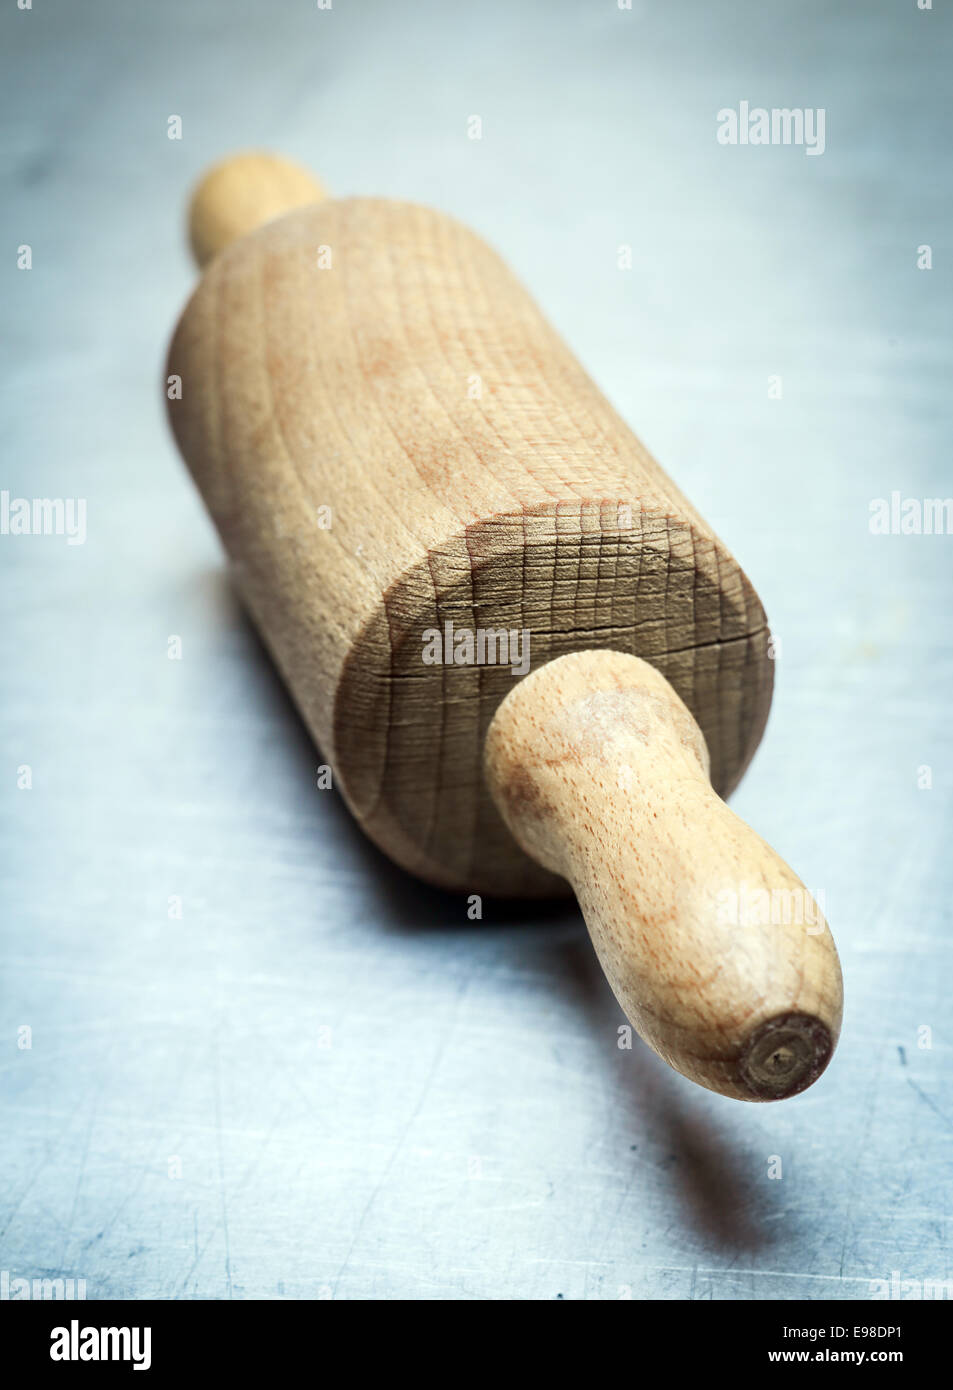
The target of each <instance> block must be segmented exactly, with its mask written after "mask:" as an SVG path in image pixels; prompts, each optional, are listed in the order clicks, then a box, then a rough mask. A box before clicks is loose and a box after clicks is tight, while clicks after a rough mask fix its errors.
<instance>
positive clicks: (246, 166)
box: [189, 152, 328, 266]
mask: <svg viewBox="0 0 953 1390" xmlns="http://www.w3.org/2000/svg"><path fill="white" fill-rule="evenodd" d="M327 196H328V194H327V190H326V189H325V187H324V185H323V184H322V183H321V182H320V180H318V179H316V178H315V177H314V175H313V174H311V173H309V172H308V170H307V169H302V168H301V167H300V165H297V164H293V163H292V162H291V160H290V159H283V158H282V157H281V156H280V155H276V154H265V153H258V152H250V153H248V154H236V155H232V156H231V157H230V158H228V159H226V160H223V161H222V163H221V164H216V165H215V166H214V167H213V168H211V169H209V171H208V173H206V174H205V175H204V176H203V178H202V180H201V181H200V183H199V184H198V186H197V187H196V189H195V192H194V193H193V194H192V201H191V204H190V207H189V240H190V241H191V243H192V253H193V255H194V256H195V260H196V263H197V264H198V265H199V266H204V265H205V264H206V263H207V262H208V261H210V260H211V259H212V257H213V256H215V255H217V254H218V252H219V251H222V250H224V248H225V247H226V246H228V245H229V244H230V243H231V242H233V241H237V240H238V238H239V237H242V236H246V235H247V233H248V232H253V231H255V229H256V228H257V227H262V226H264V224H265V223H266V222H271V221H272V220H273V219H274V218H276V217H281V216H283V215H284V213H286V212H291V211H292V210H293V209H294V208H300V207H307V206H309V205H310V204H311V203H321V202H323V201H324V199H325V198H327Z"/></svg>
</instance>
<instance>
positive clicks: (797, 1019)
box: [738, 1014, 834, 1100]
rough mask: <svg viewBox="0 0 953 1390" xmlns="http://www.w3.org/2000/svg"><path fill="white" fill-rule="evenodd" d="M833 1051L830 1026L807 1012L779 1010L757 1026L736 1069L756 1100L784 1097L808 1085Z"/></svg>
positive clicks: (804, 1089) (826, 1062)
mask: <svg viewBox="0 0 953 1390" xmlns="http://www.w3.org/2000/svg"><path fill="white" fill-rule="evenodd" d="M833 1051H834V1039H833V1038H832V1037H831V1032H830V1029H829V1028H828V1027H827V1025H826V1024H824V1023H822V1022H821V1020H820V1019H819V1018H815V1017H814V1016H813V1015H811V1014H782V1015H780V1016H779V1017H777V1018H771V1019H768V1021H767V1022H766V1023H762V1024H761V1026H760V1027H759V1028H757V1029H756V1030H755V1031H754V1033H752V1035H751V1037H750V1038H749V1039H748V1042H747V1044H746V1045H745V1049H744V1052H743V1053H742V1055H741V1060H740V1062H739V1064H738V1072H739V1075H740V1077H741V1080H742V1081H743V1082H744V1084H745V1086H747V1088H748V1089H749V1090H750V1091H751V1092H752V1095H753V1096H754V1098H755V1099H756V1100H785V1099H786V1098H787V1097H788V1096H796V1095H797V1094H798V1093H799V1092H801V1091H806V1090H807V1088H808V1086H812V1085H813V1084H814V1082H815V1081H816V1080H817V1078H818V1077H819V1076H820V1074H821V1072H822V1071H823V1070H824V1068H825V1067H826V1066H827V1064H828V1062H829V1061H830V1059H831V1054H832V1053H833Z"/></svg>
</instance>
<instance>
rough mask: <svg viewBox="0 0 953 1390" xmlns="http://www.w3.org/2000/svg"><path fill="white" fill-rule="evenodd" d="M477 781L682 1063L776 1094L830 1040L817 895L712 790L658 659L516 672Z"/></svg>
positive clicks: (575, 658) (804, 1075)
mask: <svg viewBox="0 0 953 1390" xmlns="http://www.w3.org/2000/svg"><path fill="white" fill-rule="evenodd" d="M484 761H485V772H486V776H487V779H488V782H489V786H490V790H491V792H492V794H493V798H494V800H495V802H496V805H497V807H498V809H499V811H500V813H501V815H502V816H503V819H504V820H505V822H506V824H507V825H508V826H509V828H510V830H511V831H512V833H513V835H514V836H515V837H516V840H517V841H518V842H519V844H520V845H521V846H522V848H523V849H524V850H525V851H526V852H527V853H528V854H530V855H532V857H533V858H534V859H536V860H537V861H538V862H539V863H541V864H543V865H544V866H545V867H546V868H548V869H550V870H551V871H552V872H554V873H557V874H561V875H562V876H563V877H564V878H566V879H568V880H569V882H570V883H571V884H572V886H573V888H574V889H575V892H576V896H577V898H578V899H579V905H580V907H581V908H582V913H583V916H584V917H585V919H586V924H587V926H588V928H589V933H590V935H591V937H592V941H593V945H594V946H595V948H596V952H597V954H598V956H599V959H600V961H601V963H602V967H603V969H604V970H605V973H606V975H607V977H608V980H609V983H610V985H611V986H612V989H613V991H614V993H615V995H616V998H617V999H618V1001H619V1003H620V1004H621V1006H622V1008H623V1009H624V1010H625V1013H626V1014H627V1015H628V1017H629V1019H630V1020H631V1022H632V1024H633V1025H634V1027H635V1029H636V1031H637V1032H638V1033H640V1034H641V1036H642V1037H643V1038H644V1039H645V1041H646V1042H648V1043H649V1045H650V1046H651V1047H653V1048H654V1049H655V1051H656V1052H657V1053H658V1054H659V1055H660V1056H661V1057H663V1058H664V1059H665V1060H666V1061H667V1062H669V1063H670V1064H671V1065H672V1066H673V1067H675V1068H676V1070H678V1071H680V1072H682V1073H683V1074H684V1075H686V1076H688V1077H690V1078H691V1079H692V1080H693V1081H696V1082H699V1083H700V1084H701V1085H703V1086H706V1087H708V1088H709V1089H710V1090H713V1091H718V1092H720V1093H721V1094H722V1095H726V1096H732V1097H734V1098H736V1099H740V1100H780V1099H783V1098H784V1097H786V1096H790V1095H795V1094H796V1093H797V1092H799V1091H802V1090H804V1089H805V1088H806V1087H807V1086H809V1085H811V1083H812V1082H813V1081H814V1080H816V1078H817V1077H818V1076H819V1075H820V1074H821V1072H822V1071H823V1070H824V1067H825V1066H826V1065H827V1062H828V1060H829V1058H830V1056H831V1053H832V1051H833V1048H834V1045H835V1043H836V1041H837V1035H838V1032H839V1030H840V1021H841V1012H842V985H841V974H840V965H839V962H838V959H837V952H836V950H835V948H834V945H833V941H832V939H831V935H830V931H829V929H828V927H827V923H826V922H825V920H824V917H823V915H822V914H821V912H820V909H819V908H818V906H817V903H816V902H815V900H814V899H813V897H812V896H811V894H810V893H808V891H807V889H806V888H804V886H803V884H802V883H801V882H800V880H799V879H798V878H797V877H796V876H795V875H794V873H792V871H791V870H790V869H789V868H788V866H787V864H785V863H784V861H783V860H782V859H781V858H780V857H779V856H778V855H777V854H776V853H775V852H774V850H773V849H771V848H770V846H768V845H767V844H765V842H764V841H763V840H761V839H760V838H759V837H758V836H757V835H756V834H755V833H754V831H753V830H751V829H750V828H749V827H748V826H747V825H746V824H745V823H744V822H743V821H742V820H739V818H738V817H737V816H736V815H734V813H733V812H732V811H730V810H729V809H728V807H727V806H726V805H725V803H724V802H723V801H722V800H721V798H720V797H719V796H717V795H716V793H715V792H714V790H713V789H712V786H711V783H710V781H709V777H708V751H707V748H706V745H705V740H704V737H703V735H702V732H701V730H700V729H699V727H698V725H697V724H696V722H695V720H694V718H693V717H692V715H691V714H690V712H689V710H688V709H687V708H686V706H685V705H684V704H683V703H682V701H681V700H680V698H679V697H678V695H677V694H676V692H675V691H674V690H673V689H672V687H671V686H670V685H669V683H668V681H667V680H666V679H665V677H664V676H662V675H661V674H660V672H658V671H656V670H655V668H654V667H652V666H650V665H648V664H647V663H646V662H644V661H641V660H640V659H639V658H637V657H634V656H629V655H626V654H624V653H620V652H611V651H582V652H574V653H572V654H571V655H568V656H563V657H559V658H557V659H556V660H554V661H550V662H548V663H546V665H544V666H541V667H540V668H539V669H538V670H536V671H534V672H532V673H531V674H530V675H528V676H527V677H526V678H525V679H524V680H522V681H521V682H520V683H519V684H518V685H517V686H516V687H515V688H514V689H513V690H512V691H511V692H510V693H509V695H508V696H507V697H506V699H505V700H504V701H503V702H502V704H501V705H500V706H499V708H498V709H497V711H496V714H495V715H494V718H493V721H492V723H491V724H490V728H489V731H488V733H487V739H486V745H485V760H484Z"/></svg>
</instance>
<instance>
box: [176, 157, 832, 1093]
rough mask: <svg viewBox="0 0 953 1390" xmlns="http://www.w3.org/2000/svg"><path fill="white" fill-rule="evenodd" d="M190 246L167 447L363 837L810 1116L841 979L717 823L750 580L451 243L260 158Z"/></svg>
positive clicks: (665, 1038) (503, 295) (793, 904)
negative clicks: (804, 1100) (566, 902)
mask: <svg viewBox="0 0 953 1390" xmlns="http://www.w3.org/2000/svg"><path fill="white" fill-rule="evenodd" d="M191 238H192V245H193V248H194V250H195V254H196V257H197V259H198V261H199V262H200V264H202V265H203V266H205V267H206V268H205V271H204V274H203V276H202V279H201V282H200V284H199V286H198V288H197V289H196V291H195V293H194V294H193V296H192V298H191V300H190V302H189V304H188V306H187V307H186V309H185V312H184V313H183V315H182V318H181V320H180V322H179V325H178V328H177V330H176V333H175V337H174V339H173V342H172V347H171V350H170V354H169V363H168V378H169V386H168V391H167V394H168V396H169V414H170V418H171V421H172V427H173V430H174V432H175V436H176V439H177V441H178V444H179V447H180V448H181V450H182V453H183V455H184V456H185V459H186V461H187V462H188V465H189V468H190V469H191V471H192V474H193V476H194V478H195V481H196V483H197V484H198V487H199V489H200V491H201V493H202V496H203V498H204V499H205V503H206V505H207V507H208V509H209V511H210V513H211V515H212V517H213V519H214V521H215V524H216V526H217V527H218V530H219V532H220V533H221V537H222V540H223V542H224V544H225V548H226V550H227V552H228V554H229V556H230V558H231V560H232V562H233V564H234V568H235V573H236V577H237V581H238V584H239V587H240V590H241V592H242V594H243V596H244V599H245V601H246V603H247V605H248V607H249V609H250V611H251V613H252V615H253V617H254V620H255V622H256V624H257V626H258V628H259V630H260V632H261V634H262V637H263V639H264V641H265V643H266V645H267V646H268V648H269V650H270V651H271V653H272V655H273V657H274V659H275V661H276V663H277V665H278V667H279V669H280V670H281V672H282V674H283V676H284V679H285V681H286V682H287V685H288V687H289V689H290V691H291V693H292V695H293V697H294V699H295V701H296V703H297V705H298V707H299V709H300V711H301V713H302V715H303V717H304V719H305V721H306V723H307V725H308V727H309V729H310V730H311V732H312V734H313V736H314V738H315V740H316V742H317V743H318V745H319V747H320V748H321V750H322V752H323V757H324V758H325V759H326V761H327V762H328V763H329V764H330V766H331V767H332V768H333V776H334V780H335V785H336V786H337V787H339V788H340V789H341V791H342V792H343V794H344V797H345V799H346V801H347V803H348V805H349V806H350V809H351V811H352V812H353V814H354V816H355V818H356V819H357V821H358V823H359V824H360V825H361V826H362V828H363V829H364V831H365V832H366V834H368V835H369V836H370V837H371V839H372V840H374V841H375V843H376V844H378V845H379V846H380V847H381V849H383V850H384V851H385V853H387V854H388V855H390V857H391V858H392V859H394V860H395V861H396V862H397V863H398V864H401V865H403V866H404V867H405V868H406V869H409V870H410V871H411V872H412V873H414V874H417V875H419V876H420V877H421V878H424V879H427V880H429V881H430V882H432V883H435V884H439V885H442V886H443V887H446V888H450V889H455V890H458V891H464V892H472V893H478V894H483V893H487V894H500V895H516V894H518V895H548V894H555V893H560V892H565V891H566V890H567V883H568V884H569V885H571V886H572V888H573V890H574V891H575V893H576V895H577V897H578V899H579V902H580V905H581V907H582V911H583V914H584V916H585V919H586V922H587V924H588V927H589V931H590V934H591V936H592V940H593V943H594V945H595V948H596V951H597V952H598V955H599V959H600V961H601V962H602V965H603V968H604V969H605V972H606V975H607V976H608V979H609V982H610V984H611V985H612V988H613V990H614V991H615V994H616V997H617V999H618V1000H619V1002H620V1004H621V1005H622V1007H623V1008H624V1009H625V1012H626V1014H627V1015H628V1017H629V1019H630V1020H631V1021H632V1023H633V1025H634V1026H635V1028H636V1029H637V1031H638V1032H639V1033H640V1034H641V1036H642V1037H643V1038H644V1039H645V1041H646V1042H648V1043H649V1044H650V1046H651V1047H653V1048H654V1049H655V1051H656V1052H657V1053H658V1054H659V1055H660V1056H661V1057H663V1058H664V1059H665V1060H666V1061H667V1062H669V1063H670V1064H671V1065H672V1066H673V1067H675V1068H676V1069H677V1070H678V1071H680V1072H682V1073H683V1074H684V1075H685V1076H687V1077H690V1078H691V1079H692V1080H694V1081H696V1082H699V1083H700V1084H701V1085H703V1086H707V1087H709V1088H710V1089H712V1090H714V1091H718V1092H720V1093H721V1094H722V1095H726V1096H733V1097H736V1098H738V1099H741V1100H774V1099H780V1098H782V1097H784V1096H789V1095H793V1094H795V1093H796V1092H798V1091H801V1090H803V1089H804V1088H805V1087H806V1086H809V1085H810V1084H811V1082H812V1081H814V1080H815V1078H816V1077H817V1076H818V1075H819V1074H820V1073H821V1071H822V1070H823V1069H824V1067H825V1065H826V1064H827V1061H828V1059H829V1057H830V1055H831V1052H832V1050H833V1047H834V1044H835V1042H836V1040H837V1035H838V1032H839V1029H840V1021H841V1007H842V988H841V975H840V966H839V963H838V959H837V953H836V950H835V948H834V945H833V942H832V939H831V935H830V932H829V930H828V928H827V925H826V923H825V922H824V918H823V916H821V915H820V913H819V912H818V910H817V906H816V904H815V903H814V900H813V899H812V898H811V895H810V894H809V893H808V892H807V890H806V889H805V888H804V887H803V885H802V884H801V883H800V881H799V880H798V879H797V878H796V877H795V875H794V874H793V873H792V872H791V870H790V869H789V868H788V867H787V865H786V864H785V863H784V862H783V861H782V860H781V859H780V858H779V857H778V855H776V854H775V853H774V851H773V850H772V849H770V848H769V846H768V845H766V844H765V843H764V841H762V840H761V839H759V838H758V836H757V835H755V834H754V832H753V831H752V830H750V829H749V828H748V826H747V825H745V824H744V823H743V822H742V821H740V820H739V819H738V818H737V817H736V816H735V815H734V814H733V813H732V812H731V811H730V810H729V809H728V808H727V806H726V805H725V803H724V801H723V800H722V799H721V798H722V796H727V794H728V793H729V792H730V791H731V790H732V788H733V787H734V786H735V785H736V783H737V782H738V779H739V778H740V777H741V774H742V773H743V771H744V769H745V767H746V766H747V764H748V762H749V760H750V758H751V756H752V754H753V752H754V750H755V748H756V746H757V744H758V742H759V739H760V737H761V734H762V731H763V729H764V724H765V720H766V718H767V713H768V706H769V704H770V700H771V687H772V662H771V659H770V656H769V650H768V640H769V634H768V629H767V624H766V620H765V615H764V611H763V609H762V607H761V604H760V602H759V600H758V598H757V595H756V594H755V592H754V590H753V589H752V587H751V585H750V583H749V582H748V580H747V578H746V577H745V575H744V574H743V572H742V571H741V569H740V568H739V566H738V564H737V563H736V561H735V560H734V559H733V558H732V556H731V555H730V554H729V553H728V551H727V550H726V549H725V547H724V546H723V545H722V544H721V542H720V541H719V540H718V538H717V537H716V536H715V535H714V534H713V532H712V531H711V529H710V528H709V526H708V525H707V524H706V522H705V521H704V520H703V519H702V517H701V516H699V514H698V513H697V512H696V511H695V510H694V508H693V507H692V506H691V505H690V503H689V502H688V501H687V500H686V499H685V498H684V497H683V496H682V494H681V493H680V492H679V491H678V489H677V488H676V487H675V486H674V485H673V484H672V482H671V481H670V480H669V479H668V478H667V477H666V476H665V474H664V473H663V472H662V470H661V469H660V468H659V466H658V464H657V463H656V462H655V461H654V460H653V459H652V458H651V456H650V455H649V454H648V453H647V452H646V450H645V449H644V448H643V446H642V445H641V444H640V443H639V441H638V440H637V439H636V438H635V437H634V435H633V434H632V433H631V432H630V430H629V429H628V428H627V427H626V425H625V424H624V423H623V421H622V420H621V419H620V418H619V416H618V415H617V414H616V412H615V411H614V410H613V409H612V407H611V406H610V405H609V404H608V402H607V401H606V400H605V399H604V398H603V396H602V395H601V394H600V393H599V391H598V390H597V388H596V387H595V386H594V385H593V383H592V382H591V381H590V379H589V378H588V377H587V376H586V374H585V373H584V372H583V370H582V369H581V368H580V366H579V365H578V364H577V363H576V361H575V360H574V359H573V357H572V355H571V354H570V352H569V351H568V350H567V348H566V347H565V345H564V344H563V343H562V342H561V340H560V339H559V338H558V337H557V336H556V334H555V333H554V332H553V330H552V329H551V328H550V327H549V325H548V324H547V323H546V321H545V320H544V319H543V317H542V316H541V315H540V313H539V310H538V309H537V308H536V306H535V305H534V304H533V302H532V300H531V299H530V298H529V296H528V295H527V294H526V292H525V291H524V290H523V289H522V287H521V286H520V285H519V283H518V282H517V281H516V280H515V279H514V278H513V276H512V275H511V274H510V272H509V271H508V270H507V269H506V267H505V266H504V265H503V263H502V262H501V261H500V259H499V258H498V257H497V256H496V255H495V253H494V252H493V251H491V250H490V249H489V248H488V247H487V246H486V245H485V244H484V243H483V242H482V241H481V240H480V239H479V238H478V237H476V236H475V235H474V234H473V233H472V232H470V231H468V230H467V229H466V228H465V227H463V226H461V225H460V224H459V223H457V222H455V221H453V220H452V219H451V218H449V217H446V216H444V215H442V214H441V213H437V212H433V211H430V210H429V209H427V208H423V207H415V206H412V205H410V204H407V203H399V202H390V201H384V200H379V199H372V198H345V199H340V200H334V201H330V200H328V199H327V197H326V195H325V193H324V191H323V190H322V188H321V187H320V185H318V184H317V183H316V182H315V181H314V180H313V179H312V178H311V177H310V175H308V174H306V173H305V172H304V171H302V170H300V169H298V168H296V167H295V166H293V165H291V164H289V163H287V162H286V161H284V160H280V159H277V158H275V157H274V156H269V155H242V156H238V157H236V158H234V159H231V160H229V161H227V162H226V163H225V164H224V165H220V166H218V167H217V168H216V169H214V170H213V171H212V172H211V173H210V174H208V175H207V177H206V178H205V179H204V180H203V181H202V183H201V184H200V186H199V188H198V189H197V191H196V193H195V195H194V199H193V203H192V209H191ZM522 677H525V679H523V678H522Z"/></svg>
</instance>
